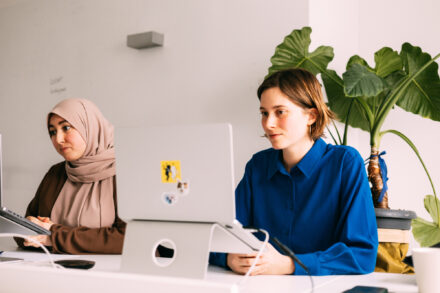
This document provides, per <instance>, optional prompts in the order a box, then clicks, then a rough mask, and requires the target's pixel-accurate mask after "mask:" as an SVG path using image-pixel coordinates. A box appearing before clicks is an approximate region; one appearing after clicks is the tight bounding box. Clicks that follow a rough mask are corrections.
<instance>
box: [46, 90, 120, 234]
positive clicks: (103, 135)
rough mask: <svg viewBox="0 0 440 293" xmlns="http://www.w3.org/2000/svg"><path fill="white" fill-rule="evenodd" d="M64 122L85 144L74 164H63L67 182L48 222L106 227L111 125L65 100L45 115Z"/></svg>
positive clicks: (79, 102)
mask: <svg viewBox="0 0 440 293" xmlns="http://www.w3.org/2000/svg"><path fill="white" fill-rule="evenodd" d="M51 113H53V114H57V115H58V116H60V117H62V118H64V119H66V121H68V122H69V123H70V124H71V125H72V126H73V127H74V128H75V129H76V130H77V131H78V132H79V133H80V135H81V136H82V138H83V139H84V141H85V142H86V145H87V146H86V150H85V152H84V154H83V156H82V157H81V158H79V159H78V160H76V161H71V162H67V161H66V172H67V180H66V183H64V186H63V188H62V189H61V192H60V194H59V196H58V198H57V200H56V202H55V204H54V207H53V209H52V213H51V215H50V217H51V220H52V221H53V222H54V223H56V224H62V225H67V226H70V227H77V226H86V227H89V228H100V227H109V226H111V225H112V224H113V222H114V220H115V203H114V200H113V192H114V189H115V186H114V181H113V180H114V176H115V174H116V170H115V151H114V147H113V125H111V124H110V122H108V121H107V120H106V119H105V118H104V116H103V115H102V113H101V112H100V111H99V109H98V108H97V107H96V106H95V105H94V104H93V103H92V102H90V101H88V100H85V99H67V100H64V101H61V102H60V103H58V104H57V105H56V106H55V107H54V108H53V109H52V111H51V112H50V113H49V115H48V118H47V119H48V121H47V122H48V124H49V117H50V114H51Z"/></svg>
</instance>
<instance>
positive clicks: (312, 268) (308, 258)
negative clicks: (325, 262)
mask: <svg viewBox="0 0 440 293" xmlns="http://www.w3.org/2000/svg"><path fill="white" fill-rule="evenodd" d="M296 257H297V258H298V259H299V260H300V261H301V262H302V263H303V264H304V265H305V266H306V267H307V269H308V270H309V273H310V274H311V275H319V274H318V271H319V261H318V256H317V255H316V253H305V254H296ZM293 274H294V275H308V273H307V271H306V270H305V269H303V268H302V267H301V266H300V265H299V264H298V262H296V261H295V271H294V272H293Z"/></svg>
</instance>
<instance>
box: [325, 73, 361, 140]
mask: <svg viewBox="0 0 440 293" xmlns="http://www.w3.org/2000/svg"><path fill="white" fill-rule="evenodd" d="M321 78H322V81H323V82H324V87H325V92H326V94H327V99H328V106H329V108H330V109H331V110H332V111H333V112H334V113H335V114H336V116H337V118H338V120H339V121H341V122H342V123H345V121H346V120H347V114H348V109H349V108H350V103H353V105H352V107H351V109H350V118H349V120H348V125H350V126H352V127H356V128H361V129H362V130H365V131H369V128H370V126H369V122H368V119H367V116H366V114H365V111H364V109H363V108H362V107H361V106H360V104H359V102H358V101H357V99H354V98H349V97H346V96H345V94H344V88H343V81H342V79H341V78H340V77H339V76H338V74H337V73H336V72H335V71H334V70H326V71H325V72H323V73H322V74H321Z"/></svg>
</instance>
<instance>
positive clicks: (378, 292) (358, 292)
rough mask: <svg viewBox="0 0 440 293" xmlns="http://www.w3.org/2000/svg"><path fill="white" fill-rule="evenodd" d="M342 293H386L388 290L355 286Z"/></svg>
mask: <svg viewBox="0 0 440 293" xmlns="http://www.w3.org/2000/svg"><path fill="white" fill-rule="evenodd" d="M342 293H388V289H387V288H383V287H373V286H356V287H353V288H351V289H348V290H346V291H344V292H342Z"/></svg>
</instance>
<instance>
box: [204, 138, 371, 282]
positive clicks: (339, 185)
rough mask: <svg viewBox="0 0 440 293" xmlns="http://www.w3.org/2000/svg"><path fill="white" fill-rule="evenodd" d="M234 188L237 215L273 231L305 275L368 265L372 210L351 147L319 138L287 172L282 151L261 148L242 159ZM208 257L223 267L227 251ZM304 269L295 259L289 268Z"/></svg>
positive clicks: (368, 267) (351, 270)
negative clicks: (242, 169) (243, 168)
mask: <svg viewBox="0 0 440 293" xmlns="http://www.w3.org/2000/svg"><path fill="white" fill-rule="evenodd" d="M235 195H236V210H237V219H238V220H239V221H240V222H241V223H242V224H243V225H244V226H253V227H257V228H262V229H265V230H266V231H268V232H269V234H270V235H271V237H273V236H275V237H277V238H278V240H280V241H281V242H282V243H284V244H285V245H287V246H288V247H289V248H290V249H291V250H292V251H293V252H295V253H296V255H297V257H298V258H299V259H300V260H301V261H302V262H303V263H304V264H305V265H306V266H307V267H308V268H309V270H310V272H311V274H313V275H331V274H364V273H370V272H372V271H373V270H374V267H375V264H376V254H377V246H378V239H377V225H376V217H375V213H374V207H373V202H372V197H371V192H370V187H369V183H368V178H367V175H366V171H365V166H364V162H363V160H362V158H361V156H360V155H359V153H358V152H357V151H356V150H355V149H354V148H352V147H349V146H334V145H330V144H326V143H325V142H324V141H323V140H322V139H318V140H317V141H316V142H315V143H314V145H313V147H312V148H311V149H310V150H309V151H308V152H307V154H306V155H305V156H304V157H303V159H302V160H301V161H300V162H299V163H298V164H297V165H296V166H295V167H293V168H292V169H291V170H290V172H288V171H286V169H285V167H284V165H283V160H282V151H281V150H274V149H268V150H264V151H261V152H259V153H257V154H255V155H254V156H253V157H252V159H251V160H250V161H249V162H248V163H247V165H246V171H245V174H244V177H243V179H242V180H241V182H240V183H239V185H238V187H237V189H236V191H235ZM274 247H276V245H274ZM210 262H211V263H213V264H217V265H221V266H226V255H225V254H219V253H212V254H211V256H210ZM305 273H306V272H305V271H304V270H303V269H302V268H301V267H300V266H299V265H298V264H296V267H295V272H294V274H298V275H302V274H305Z"/></svg>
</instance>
